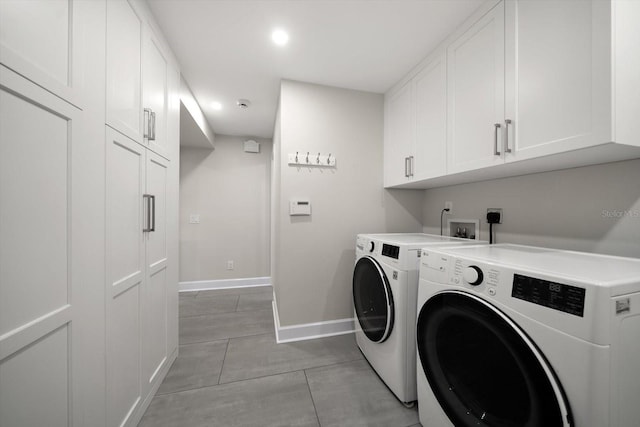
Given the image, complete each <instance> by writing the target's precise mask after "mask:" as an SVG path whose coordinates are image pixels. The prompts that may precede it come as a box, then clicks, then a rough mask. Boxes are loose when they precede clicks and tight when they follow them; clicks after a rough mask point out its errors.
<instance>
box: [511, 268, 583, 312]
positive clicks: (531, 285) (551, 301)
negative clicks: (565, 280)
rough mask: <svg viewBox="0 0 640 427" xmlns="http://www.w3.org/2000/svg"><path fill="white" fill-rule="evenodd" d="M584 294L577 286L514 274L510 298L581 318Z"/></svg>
mask: <svg viewBox="0 0 640 427" xmlns="http://www.w3.org/2000/svg"><path fill="white" fill-rule="evenodd" d="M585 292H586V291H585V289H584V288H579V287H577V286H571V285H564V284H562V283H557V282H551V281H548V280H542V279H537V278H535V277H529V276H523V275H521V274H514V275H513V287H512V289H511V296H512V297H514V298H518V299H521V300H525V301H529V302H531V303H533V304H538V305H542V306H544V307H549V308H553V309H554V310H560V311H564V312H565V313H569V314H573V315H576V316H580V317H583V316H584V297H585Z"/></svg>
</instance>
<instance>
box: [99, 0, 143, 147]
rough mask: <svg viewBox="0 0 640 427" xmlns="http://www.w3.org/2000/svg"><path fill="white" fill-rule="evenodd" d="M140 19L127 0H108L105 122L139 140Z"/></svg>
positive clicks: (140, 131) (140, 113) (140, 115)
mask: <svg viewBox="0 0 640 427" xmlns="http://www.w3.org/2000/svg"><path fill="white" fill-rule="evenodd" d="M141 46H142V20H141V18H140V16H138V15H137V13H136V11H135V10H134V9H133V8H132V7H131V5H130V4H129V2H128V1H127V0H109V1H107V124H108V125H109V126H111V127H113V128H114V129H117V130H118V131H120V132H122V133H123V134H125V135H126V136H128V137H129V138H131V139H133V140H134V141H138V142H142V103H141V94H142V91H141V86H140V79H141V70H142V68H141V62H142V61H141V51H142V48H141Z"/></svg>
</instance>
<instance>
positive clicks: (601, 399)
mask: <svg viewBox="0 0 640 427" xmlns="http://www.w3.org/2000/svg"><path fill="white" fill-rule="evenodd" d="M420 264H421V265H420V281H419V289H418V316H417V327H416V329H417V331H416V332H417V351H418V363H417V365H418V368H417V371H418V372H417V383H418V407H419V412H420V422H421V423H422V425H423V426H425V427H445V426H456V427H465V426H532V427H535V426H540V427H555V426H577V427H606V426H608V427H632V426H640V259H635V258H620V257H612V256H605V255H595V254H587V253H579V252H570V251H561V250H554V249H543V248H534V247H528V246H518V245H492V246H466V247H458V248H447V249H442V250H440V249H437V248H426V249H424V250H423V252H422V257H421V262H420Z"/></svg>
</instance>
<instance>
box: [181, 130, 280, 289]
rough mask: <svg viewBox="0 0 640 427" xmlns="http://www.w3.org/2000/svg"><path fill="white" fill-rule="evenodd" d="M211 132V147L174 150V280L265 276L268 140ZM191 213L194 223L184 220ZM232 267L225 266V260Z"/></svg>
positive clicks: (267, 244) (267, 228)
mask: <svg viewBox="0 0 640 427" xmlns="http://www.w3.org/2000/svg"><path fill="white" fill-rule="evenodd" d="M247 139H249V138H244V137H236V136H226V135H216V149H215V151H212V150H207V149H198V148H186V147H183V148H182V149H181V152H180V281H182V282H184V281H192V280H220V279H237V278H249V277H263V276H269V263H270V261H269V234H270V233H269V217H270V215H269V211H270V210H269V203H270V201H269V199H270V196H269V194H270V177H271V171H270V169H271V141H270V140H265V139H259V138H251V139H254V140H255V141H257V142H259V143H260V144H261V146H260V153H258V154H253V153H245V152H244V151H243V142H244V141H245V140H247ZM191 214H198V215H200V224H190V223H189V216H190V215H191ZM229 260H233V261H234V270H227V261H229Z"/></svg>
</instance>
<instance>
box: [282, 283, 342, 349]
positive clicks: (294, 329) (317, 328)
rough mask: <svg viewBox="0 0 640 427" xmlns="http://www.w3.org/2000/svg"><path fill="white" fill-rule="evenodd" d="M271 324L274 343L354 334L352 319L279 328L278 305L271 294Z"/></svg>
mask: <svg viewBox="0 0 640 427" xmlns="http://www.w3.org/2000/svg"><path fill="white" fill-rule="evenodd" d="M272 304H273V324H274V326H275V332H276V342H277V343H278V344H280V343H285V342H294V341H304V340H312V339H316V338H324V337H331V336H335V335H344V334H350V333H352V332H355V329H354V319H353V318H350V319H338V320H328V321H326V322H316V323H303V324H299V325H291V326H280V316H279V315H278V304H277V302H276V294H275V292H274V293H273V302H272Z"/></svg>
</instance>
